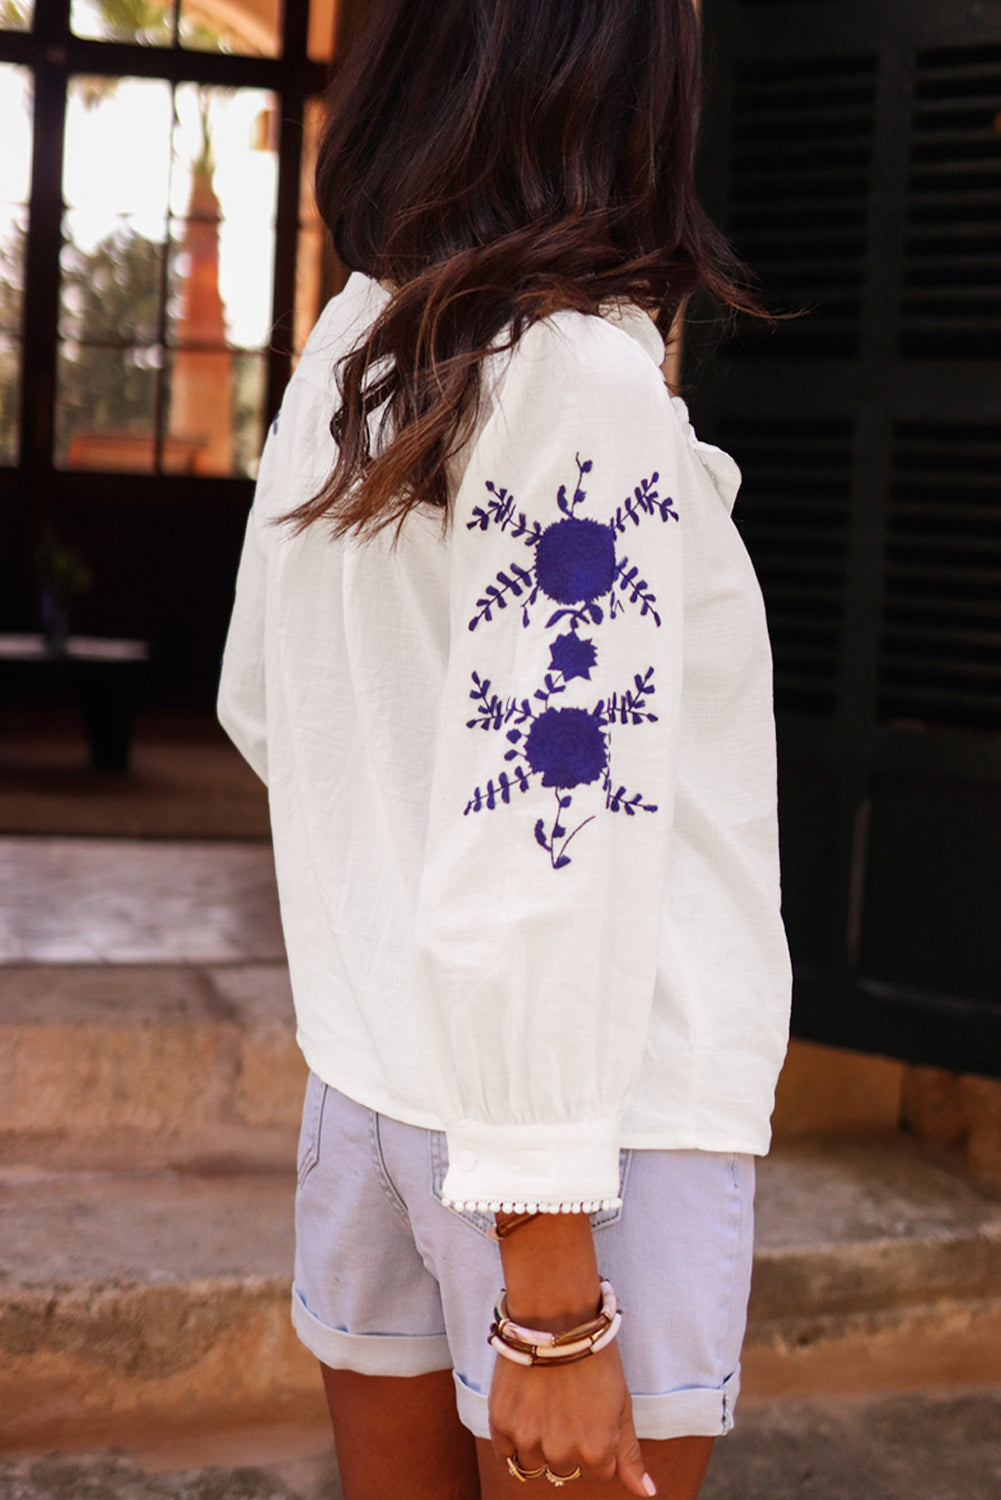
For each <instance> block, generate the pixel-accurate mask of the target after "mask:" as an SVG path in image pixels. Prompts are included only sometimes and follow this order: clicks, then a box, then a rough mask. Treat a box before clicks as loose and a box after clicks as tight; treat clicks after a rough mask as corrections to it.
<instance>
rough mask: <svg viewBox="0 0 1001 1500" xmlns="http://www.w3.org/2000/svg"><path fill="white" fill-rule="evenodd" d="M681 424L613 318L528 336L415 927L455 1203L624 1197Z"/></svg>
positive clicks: (643, 1011) (487, 474) (663, 824)
mask: <svg viewBox="0 0 1001 1500" xmlns="http://www.w3.org/2000/svg"><path fill="white" fill-rule="evenodd" d="M676 442H677V429H676V424H674V423H673V422H672V420H671V413H670V408H669V396H668V393H667V390H666V388H665V386H664V383H663V380H662V377H661V375H660V372H659V370H658V368H657V366H656V365H655V364H654V363H653V361H652V360H651V359H650V357H649V355H648V354H647V353H646V352H645V351H644V350H642V349H641V348H640V347H639V346H638V345H637V344H636V343H635V342H634V341H633V340H632V339H630V338H629V336H628V335H627V334H625V333H623V332H622V331H620V330H616V329H613V328H610V327H609V326H608V325H607V324H606V323H605V322H603V320H601V319H594V318H585V317H583V316H581V315H578V314H559V315H557V316H556V317H555V318H552V319H549V320H547V321H546V322H545V323H542V324H539V325H536V326H535V327H534V328H533V329H531V330H529V332H528V333H527V334H526V335H525V336H524V338H523V339H522V341H521V343H520V344H519V346H518V348H517V350H516V351H515V353H514V355H513V356H512V358H511V362H510V365H509V368H508V371H507V373H506V375H505V376H504V378H503V380H502V383H501V386H500V390H499V393H498V396H497V399H496V405H495V407H494V410H493V412H492V414H491V416H490V418H489V420H488V422H487V424H486V426H485V428H484V430H483V432H482V434H481V436H480V438H479V440H478V442H477V443H476V446H475V448H474V451H473V453H472V455H471V458H470V462H469V464H468V466H467V469H466V473H465V476H464V479H463V482H462V484H461V486H460V489H459V493H458V496H457V500H456V506H455V514H454V518H453V529H452V534H451V563H450V566H451V582H450V589H451V600H450V608H451V649H450V658H449V665H448V672H447V677H446V682H445V686H444V690H443V693H442V698H441V704H440V714H439V721H438V745H437V761H436V771H435V784H434V789H433V794H432V806H431V811H430V821H429V828H428V841H427V849H426V858H425V866H424V871H423V879H422V884H421V891H420V898H419V903H418V912H417V926H416V933H417V973H418V1001H419V1006H420V1011H421V1020H422V1037H423V1045H424V1048H425V1058H426V1064H427V1067H428V1071H429V1075H430V1080H431V1085H432V1089H433V1091H434V1094H435V1098H436V1101H437V1104H438V1107H439V1110H440V1112H441V1114H442V1117H443V1119H444V1121H445V1124H446V1128H447V1131H448V1135H449V1148H450V1162H451V1165H450V1170H449V1174H448V1177H447V1179H446V1183H445V1192H446V1196H447V1197H449V1198H450V1199H451V1200H452V1201H454V1202H456V1203H458V1204H460V1205H472V1204H478V1205H482V1204H490V1205H492V1204H496V1203H526V1204H530V1205H532V1206H533V1207H539V1208H542V1209H550V1210H555V1209H559V1208H569V1207H570V1206H574V1207H578V1206H580V1205H585V1206H587V1205H594V1204H599V1203H608V1202H612V1201H615V1200H616V1198H617V1193H618V1165H617V1163H618V1151H617V1136H618V1124H619V1120H620V1118H621V1114H622V1111H623V1109H624V1106H625V1102H626V1100H627V1098H628V1094H629V1091H630V1088H631V1086H632V1084H633V1082H634V1080H635V1077H636V1074H637V1071H638V1069H639V1066H640V1062H641V1059H642V1053H643V1045H644V1038H645V1034H646V1026H647V1017H648V1014H649V1009H650V1004H651V1001H652V997H653V989H654V981H655V973H656V964H657V953H658V944H659V938H660V929H661V920H662V907H663V899H664V886H665V876H666V864H667V859H668V853H669V845H670V829H671V818H672V797H673V780H674V770H673V764H674V753H675V738H676V724H677V715H678V705H679V697H680V683H681V624H682V580H681V532H682V529H683V527H684V497H683V496H681V495H679V494H678V493H677V485H676V468H675V456H674V447H673V445H674V444H675V443H676Z"/></svg>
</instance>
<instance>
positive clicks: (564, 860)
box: [553, 854, 570, 870]
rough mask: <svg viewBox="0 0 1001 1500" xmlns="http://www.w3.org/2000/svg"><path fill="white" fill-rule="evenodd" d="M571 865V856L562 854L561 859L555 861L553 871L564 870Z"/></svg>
mask: <svg viewBox="0 0 1001 1500" xmlns="http://www.w3.org/2000/svg"><path fill="white" fill-rule="evenodd" d="M569 863H570V856H569V854H561V855H560V857H559V859H557V860H555V861H554V862H553V869H554V870H562V869H563V868H564V867H565V866H566V865H568V864H569Z"/></svg>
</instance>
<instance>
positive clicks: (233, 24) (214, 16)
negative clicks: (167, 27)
mask: <svg viewBox="0 0 1001 1500" xmlns="http://www.w3.org/2000/svg"><path fill="white" fill-rule="evenodd" d="M293 3H294V0H293ZM280 28H281V5H280V4H279V0H181V45H182V47H189V48H191V50H192V51H196V52H239V53H241V54H243V55H247V54H249V55H251V56H255V57H277V56H278V53H279V49H280V45H281V31H280Z"/></svg>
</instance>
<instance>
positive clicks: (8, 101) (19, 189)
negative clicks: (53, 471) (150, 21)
mask: <svg viewBox="0 0 1001 1500" xmlns="http://www.w3.org/2000/svg"><path fill="white" fill-rule="evenodd" d="M2 3H3V0H0V4H2ZM0 142H2V143H3V145H2V147H0V464H14V463H17V461H18V457H19V452H18V413H19V411H20V403H21V349H22V344H21V337H22V327H21V318H22V311H23V310H22V294H23V289H24V247H25V239H26V236H27V228H28V217H27V211H26V209H25V207H24V204H25V202H26V200H27V197H28V188H29V182H30V178H31V79H30V76H29V73H28V70H27V69H26V68H15V67H13V66H11V65H10V64H9V63H0Z"/></svg>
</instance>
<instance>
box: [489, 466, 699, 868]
mask: <svg viewBox="0 0 1001 1500" xmlns="http://www.w3.org/2000/svg"><path fill="white" fill-rule="evenodd" d="M576 462H577V473H578V480H577V484H576V486H575V487H574V491H573V494H572V495H568V494H567V486H566V485H560V487H559V490H558V492H557V496H556V504H557V506H558V508H559V510H560V511H561V512H562V519H560V520H558V521H553V522H551V524H550V525H548V526H546V527H543V526H542V524H541V523H540V522H539V521H537V520H535V519H534V518H532V517H530V516H528V515H526V514H525V512H524V511H519V510H516V508H515V499H514V496H513V495H511V494H510V492H509V491H508V490H507V489H505V488H504V487H503V486H499V485H496V484H494V483H493V482H492V481H490V480H488V481H487V482H486V489H487V494H488V496H489V498H488V499H487V501H486V502H485V505H484V506H482V507H480V506H477V507H474V510H473V518H472V520H470V521H468V522H467V523H466V524H467V527H468V529H469V530H479V531H487V530H488V529H490V528H491V527H497V528H498V529H499V530H501V531H504V532H509V533H510V534H511V536H512V537H513V538H514V537H517V538H518V539H519V540H520V541H521V542H522V543H523V544H524V546H525V547H526V548H528V549H531V550H532V551H534V558H533V559H532V562H531V564H530V565H529V566H523V565H522V564H520V563H518V562H512V563H511V564H510V565H509V566H508V568H507V569H504V570H499V571H497V572H496V574H495V576H494V580H493V581H492V582H491V583H488V584H487V585H486V588H485V589H484V591H483V596H482V598H480V599H477V601H476V613H475V614H474V615H473V616H472V618H471V619H470V620H469V629H470V630H476V629H477V627H478V626H479V625H481V624H483V623H486V624H489V623H490V622H491V621H492V620H493V618H494V616H495V614H500V613H501V612H502V611H505V610H507V608H508V606H509V605H510V604H511V603H512V602H513V601H514V600H518V601H519V607H520V610H521V623H522V626H523V627H524V628H526V629H527V628H528V627H529V625H531V623H532V619H533V615H534V613H535V611H534V606H535V604H536V601H537V600H538V599H539V596H540V595H542V596H544V597H545V598H547V599H550V600H553V601H554V602H555V603H556V604H557V605H558V606H559V608H557V609H556V610H554V611H553V612H551V613H547V615H546V618H545V626H544V628H545V631H546V633H547V636H548V637H549V639H548V645H549V655H550V660H549V665H548V668H546V669H544V670H543V671H542V674H541V675H542V681H541V682H540V683H539V685H538V686H537V687H536V688H535V690H534V691H532V689H531V688H527V685H523V686H522V689H521V692H522V696H520V697H511V696H502V695H501V694H500V693H498V692H495V691H494V689H493V687H492V685H491V682H490V679H489V678H487V677H482V676H481V675H480V674H479V673H478V672H473V673H472V688H471V690H470V694H469V696H470V699H471V700H472V701H473V702H474V703H475V705H476V711H475V714H474V716H473V717H472V718H471V719H467V721H466V724H467V727H468V728H469V729H479V730H481V731H483V732H485V733H487V734H493V733H497V732H498V731H501V732H503V734H504V738H505V740H506V742H507V745H506V749H505V750H504V762H505V768H504V769H499V770H498V771H496V772H495V773H494V774H493V775H492V776H490V777H488V778H487V779H486V781H485V782H483V783H482V784H481V785H479V786H477V787H475V788H474V790H473V793H472V795H471V796H470V798H469V799H468V801H467V803H466V806H465V808H464V812H465V814H466V815H468V814H469V813H478V812H482V811H487V812H494V811H496V810H497V809H498V808H500V807H502V806H509V805H510V803H511V801H512V798H514V797H515V796H516V795H518V796H528V795H529V794H530V792H531V791H532V789H533V787H537V786H539V784H540V783H541V785H542V786H545V787H549V788H550V789H551V791H552V795H553V801H554V807H553V812H552V816H551V823H548V824H547V820H546V819H545V818H544V817H540V818H537V819H536V821H535V841H536V843H537V844H539V845H540V846H541V847H542V848H543V849H545V850H546V852H547V853H548V855H549V859H550V862H551V864H552V867H553V869H554V870H562V869H565V868H566V866H567V865H569V864H570V856H569V854H568V853H567V850H568V848H569V846H570V844H571V843H573V841H574V840H575V839H576V837H577V835H578V834H579V833H581V832H582V830H583V829H585V828H586V827H587V826H588V824H590V823H592V822H594V819H595V817H596V816H597V815H598V809H600V808H603V809H604V810H605V811H606V812H609V813H619V812H621V813H624V814H625V815H626V816H627V817H630V818H632V817H635V816H636V814H637V813H638V812H647V813H655V812H656V811H657V805H656V803H654V802H649V801H647V800H646V799H645V797H644V796H643V794H642V793H641V792H635V791H630V790H628V789H627V788H626V787H625V786H624V785H617V784H616V782H615V781H613V779H612V769H611V755H612V735H611V730H612V728H613V726H615V725H640V724H644V723H655V722H656V719H657V715H656V714H655V713H652V712H650V710H649V708H648V707H647V700H648V698H649V697H650V696H651V695H652V694H653V692H654V691H655V689H654V669H653V667H652V666H650V667H648V668H647V669H646V671H645V672H634V673H633V683H632V686H631V687H628V688H622V689H620V690H617V691H615V692H613V693H612V694H611V695H610V696H609V697H602V698H600V699H598V700H597V701H596V702H595V703H594V704H593V706H592V707H591V708H556V707H554V706H553V705H552V700H553V698H554V697H556V696H558V695H559V694H562V693H564V692H565V691H566V687H567V684H568V683H569V682H571V681H573V679H574V678H582V679H585V680H588V681H589V680H590V678H591V672H592V669H593V668H594V667H595V666H596V665H597V662H598V643H597V642H596V641H595V640H594V639H592V638H591V637H590V636H584V637H581V636H580V635H579V634H578V628H579V627H580V626H581V625H584V626H585V627H586V628H588V629H591V628H598V629H600V628H601V627H602V626H603V625H604V624H605V622H606V620H607V621H609V622H611V621H613V620H614V619H615V618H616V617H617V615H619V614H621V613H622V611H623V610H624V609H626V608H628V607H630V606H632V607H636V608H638V609H639V613H640V615H641V616H647V617H649V619H650V622H651V624H652V625H653V626H654V628H659V627H660V624H661V619H660V615H659V614H658V612H657V609H656V603H657V600H656V596H655V594H654V593H653V591H652V589H651V588H650V586H649V584H648V583H647V581H646V579H645V578H644V577H642V576H641V571H640V568H639V566H638V565H636V564H631V563H630V561H629V559H628V557H625V556H617V555H616V539H617V537H618V536H620V535H622V534H624V533H625V532H626V530H627V528H628V527H638V526H641V525H643V523H644V522H645V521H647V520H648V519H649V518H652V517H658V518H659V519H660V520H661V521H662V522H666V521H677V519H678V516H677V512H676V511H675V509H674V501H673V500H672V499H671V498H670V497H669V496H668V497H665V498H663V499H662V498H661V497H660V495H659V494H658V492H657V489H656V485H657V482H658V479H659V475H658V474H657V473H653V474H651V475H650V477H649V478H646V479H641V480H640V481H639V483H638V484H637V485H636V487H635V489H634V490H633V493H632V495H631V496H629V497H627V499H626V500H625V501H623V503H622V504H621V505H619V506H617V507H616V509H615V510H614V512H613V514H612V516H611V518H610V519H609V520H608V521H607V522H602V521H596V520H591V519H590V518H586V519H585V518H582V517H580V516H578V515H576V514H575V512H576V510H577V507H578V506H579V505H582V504H583V503H584V502H585V500H586V499H587V495H586V493H585V491H584V488H583V485H584V476H585V475H586V474H590V473H591V471H592V469H593V464H592V462H591V460H590V459H584V460H582V459H581V457H580V454H577V456H576ZM599 599H602V600H603V604H600V605H599V604H598V602H597V601H598V600H599ZM560 622H564V623H563V633H562V634H560V635H556V636H553V635H552V634H551V633H552V632H553V631H554V630H555V628H556V627H557V626H558V625H559V624H560ZM567 627H569V628H567ZM526 689H527V691H526ZM588 787H591V788H594V790H593V791H591V792H587V791H582V792H581V793H580V795H579V796H578V795H577V793H576V791H575V789H576V788H588ZM575 801H577V802H580V801H583V803H584V808H581V807H577V808H574V803H575ZM588 807H590V808H594V809H595V811H592V812H590V815H589V816H585V817H581V812H582V811H587V809H588ZM572 808H573V809H574V810H573V812H571V809H572Z"/></svg>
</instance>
